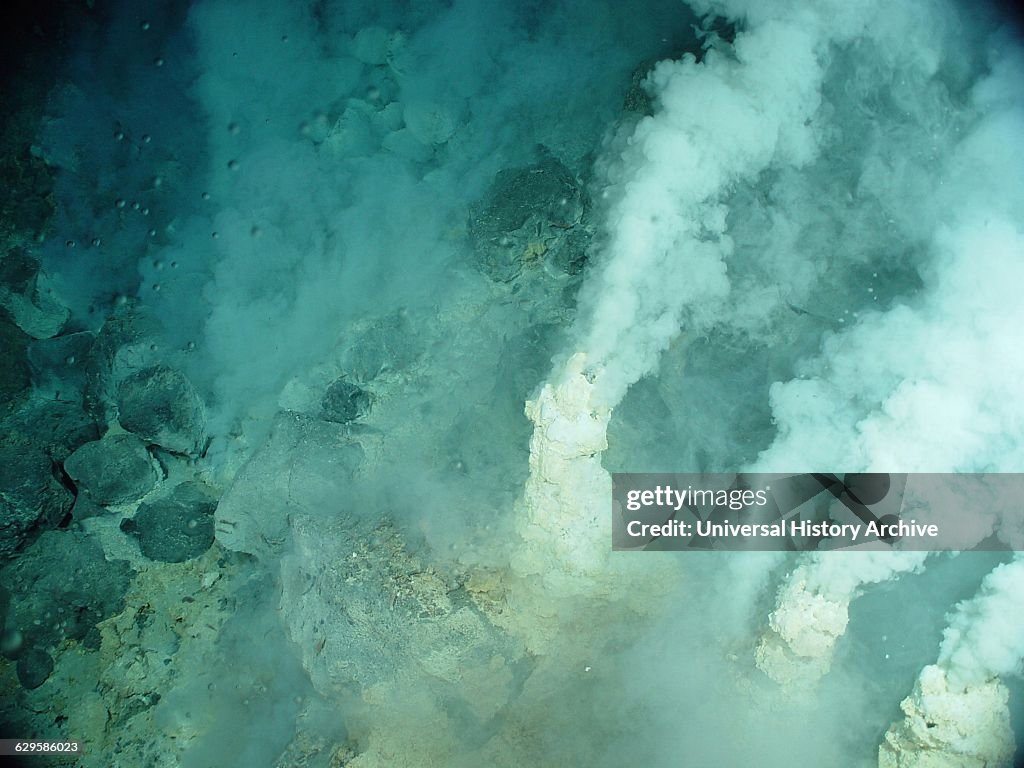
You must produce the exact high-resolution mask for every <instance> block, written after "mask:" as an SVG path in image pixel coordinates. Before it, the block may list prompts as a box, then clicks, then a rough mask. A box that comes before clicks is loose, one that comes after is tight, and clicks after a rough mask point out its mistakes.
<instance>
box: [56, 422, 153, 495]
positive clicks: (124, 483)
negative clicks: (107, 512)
mask: <svg viewBox="0 0 1024 768" xmlns="http://www.w3.org/2000/svg"><path fill="white" fill-rule="evenodd" d="M64 470H65V471H66V472H67V473H68V476H69V477H70V478H71V479H72V480H74V481H75V485H76V486H77V487H78V489H79V491H81V492H83V493H84V494H86V495H87V496H88V497H89V498H90V499H91V500H92V501H94V502H95V503H97V504H102V505H107V504H124V503H127V502H132V501H138V500H139V499H141V498H142V497H143V496H145V495H146V494H147V493H149V492H150V491H151V490H153V488H154V487H155V486H156V483H157V479H158V478H157V471H156V467H155V466H154V465H153V460H152V459H151V458H150V455H149V452H148V451H147V450H146V445H145V443H143V442H142V441H141V440H139V438H137V437H136V436H135V435H132V434H119V435H111V434H109V433H108V434H106V435H104V437H103V439H101V440H94V441H93V442H91V443H86V444H85V445H83V446H81V447H80V448H79V449H78V450H76V451H75V452H74V453H73V454H71V455H70V456H68V458H67V459H66V460H65V462H64Z"/></svg>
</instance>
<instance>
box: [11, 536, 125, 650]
mask: <svg viewBox="0 0 1024 768" xmlns="http://www.w3.org/2000/svg"><path fill="white" fill-rule="evenodd" d="M131 576H132V570H131V568H130V567H129V566H128V564H127V563H125V562H124V561H122V560H113V561H110V560H107V558H106V557H105V556H104V554H103V550H102V549H101V548H100V547H99V545H98V544H96V542H95V541H93V540H92V539H91V538H89V536H87V535H86V534H84V533H82V532H81V531H72V530H68V531H48V532H46V533H44V534H43V535H42V536H40V537H39V539H38V540H37V541H36V542H35V543H33V544H32V546H30V547H29V548H28V549H26V550H25V552H24V553H23V554H22V555H21V556H20V557H19V558H18V559H17V560H15V561H14V562H12V563H10V564H9V565H7V566H6V567H5V568H4V569H3V570H2V571H0V581H2V582H3V583H4V584H5V585H6V586H7V588H8V589H9V590H10V592H11V598H12V599H11V607H10V609H9V610H8V612H7V616H6V620H5V626H4V627H3V629H4V631H5V632H10V633H13V632H20V633H21V635H22V636H23V637H24V642H23V647H24V648H25V649H26V651H25V652H27V649H31V648H46V647H51V646H55V645H58V644H60V642H61V641H63V640H64V639H71V640H78V641H81V642H82V643H83V644H85V645H87V646H88V647H91V648H95V647H98V644H99V632H98V630H97V629H96V625H97V624H98V623H99V622H101V621H103V620H104V619H106V618H108V617H110V616H113V615H114V614H116V613H118V612H120V611H121V610H123V609H124V595H125V592H126V591H127V589H128V583H129V581H130V580H131Z"/></svg>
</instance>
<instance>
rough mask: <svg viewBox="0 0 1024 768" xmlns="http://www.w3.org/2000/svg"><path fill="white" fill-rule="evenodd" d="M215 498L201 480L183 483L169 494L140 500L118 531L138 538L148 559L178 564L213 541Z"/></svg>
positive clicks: (140, 546)
mask: <svg viewBox="0 0 1024 768" xmlns="http://www.w3.org/2000/svg"><path fill="white" fill-rule="evenodd" d="M216 508H217V497H216V496H215V495H214V492H213V489H212V488H210V487H209V486H206V485H203V484H201V483H194V482H186V483H182V484H181V485H179V486H177V487H176V488H175V489H174V490H173V491H172V492H171V494H170V495H169V496H167V497H165V498H163V499H158V500H156V501H152V502H143V503H142V504H141V505H140V506H139V511H138V512H136V513H135V517H133V518H131V519H129V520H125V521H123V522H122V523H121V530H122V531H124V532H125V533H127V534H130V535H132V536H135V537H136V538H137V539H138V540H139V549H141V550H142V554H144V555H145V556H146V557H148V558H149V559H150V560H158V561H160V562H164V563H181V562H184V561H185V560H191V559H192V558H195V557H199V556H200V555H201V554H203V553H204V552H205V551H206V550H208V549H209V548H210V546H211V545H212V544H213V523H214V520H213V512H214V510H215V509H216Z"/></svg>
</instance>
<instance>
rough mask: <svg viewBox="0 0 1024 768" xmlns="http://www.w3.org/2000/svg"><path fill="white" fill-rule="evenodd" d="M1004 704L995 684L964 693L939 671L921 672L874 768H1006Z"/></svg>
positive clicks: (1009, 734) (1009, 735) (1009, 738)
mask: <svg viewBox="0 0 1024 768" xmlns="http://www.w3.org/2000/svg"><path fill="white" fill-rule="evenodd" d="M1008 700H1009V692H1008V691H1007V689H1006V686H1004V685H1003V684H1002V683H1001V682H999V680H998V679H995V680H990V681H988V682H986V683H982V684H980V685H975V686H970V687H967V688H964V687H958V686H956V685H953V684H951V682H950V680H949V678H948V677H947V676H946V672H945V670H943V669H942V668H941V667H939V666H936V665H931V666H927V667H925V668H924V669H923V670H922V671H921V675H920V677H918V680H917V683H915V685H914V690H913V692H912V693H911V694H910V696H908V697H907V698H906V699H904V700H903V702H902V703H901V704H900V708H901V709H902V710H903V713H904V715H905V716H906V717H905V718H904V719H903V720H902V721H900V722H898V723H895V724H894V725H892V726H891V727H890V728H889V730H888V731H886V733H885V740H884V741H883V742H882V745H881V746H880V747H879V748H878V765H879V768H946V767H947V766H957V767H958V768H1010V766H1011V765H1012V764H1013V753H1014V746H1015V745H1014V736H1013V729H1012V728H1011V727H1010V710H1009V708H1008V705H1007V702H1008Z"/></svg>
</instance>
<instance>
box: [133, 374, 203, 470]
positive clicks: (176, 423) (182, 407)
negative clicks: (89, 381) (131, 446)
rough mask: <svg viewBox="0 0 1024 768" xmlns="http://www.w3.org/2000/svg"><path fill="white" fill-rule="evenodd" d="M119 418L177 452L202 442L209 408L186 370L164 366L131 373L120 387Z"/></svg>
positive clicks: (189, 451) (191, 449) (195, 449)
mask: <svg viewBox="0 0 1024 768" xmlns="http://www.w3.org/2000/svg"><path fill="white" fill-rule="evenodd" d="M117 410H118V414H119V416H118V420H119V421H120V424H121V426H122V427H124V428H125V429H126V430H128V431H129V432H134V433H135V434H136V435H138V436H139V437H141V438H142V439H143V440H146V441H148V442H152V443H156V444H157V445H160V446H162V447H163V448H166V449H167V450H169V451H174V452H175V453H185V454H194V453H197V452H198V451H199V449H200V447H201V445H202V441H203V435H204V430H205V428H206V409H205V407H204V406H203V401H202V400H200V398H199V394H198V393H197V392H196V390H195V387H193V386H192V382H190V381H189V380H188V379H187V378H186V377H185V375H184V374H183V373H181V372H180V371H176V370H174V369H173V368H168V367H167V366H163V365H154V366H151V367H149V368H144V369H143V370H141V371H139V372H138V373H134V374H132V375H131V376H128V377H127V378H126V379H125V380H124V381H122V382H121V384H120V385H119V386H118V388H117Z"/></svg>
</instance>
